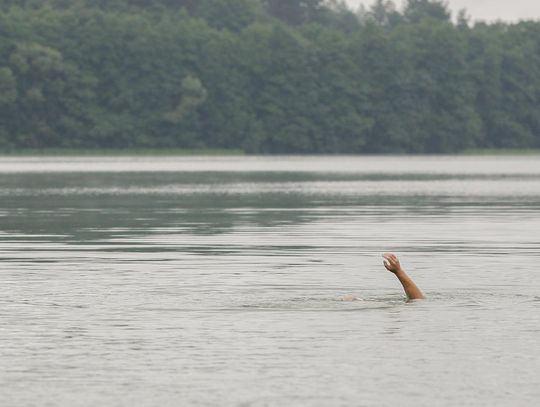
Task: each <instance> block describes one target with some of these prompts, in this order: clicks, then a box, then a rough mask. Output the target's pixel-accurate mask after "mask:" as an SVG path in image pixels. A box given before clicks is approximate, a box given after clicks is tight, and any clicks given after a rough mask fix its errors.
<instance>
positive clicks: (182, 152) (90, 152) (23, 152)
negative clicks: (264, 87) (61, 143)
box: [0, 148, 540, 157]
mask: <svg viewBox="0 0 540 407" xmlns="http://www.w3.org/2000/svg"><path fill="white" fill-rule="evenodd" d="M249 155H265V156H272V155H311V156H317V155H321V156H323V155H350V154H328V153H325V154H322V153H310V154H300V153H288V154H287V153H283V154H248V153H246V152H244V151H243V150H240V149H202V148H201V149H183V148H148V149H144V148H143V149H141V148H125V149H121V148H118V149H112V148H110V149H99V148H97V149H96V148H88V149H79V148H39V149H38V148H36V149H33V148H31V149H30V148H29V149H26V148H25V149H10V150H2V149H0V156H4V157H24V156H58V157H69V156H110V157H115V156H118V157H122V156H249ZM353 155H359V156H361V155H366V156H378V155H380V156H383V155H385V156H388V155H395V156H407V155H411V156H422V155H425V156H428V155H441V156H444V155H454V156H475V155H476V156H488V155H501V156H504V155H518V156H521V155H540V149H508V148H505V149H496V148H492V149H469V150H464V151H462V152H458V153H443V154H432V153H428V154H417V153H414V154H406V153H364V154H353Z"/></svg>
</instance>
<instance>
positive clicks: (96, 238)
mask: <svg viewBox="0 0 540 407" xmlns="http://www.w3.org/2000/svg"><path fill="white" fill-rule="evenodd" d="M539 248H540V156H530V157H499V158H496V157H399V158H396V157H369V158H366V157H319V158H310V157H304V158H298V157H273V158H257V157H255V158H241V157H234V158H219V157H213V158H178V157H177V158H173V157H159V158H0V293H1V295H0V313H1V316H0V405H1V406H18V407H24V406H100V405H101V406H241V407H249V406H254V407H255V406H257V407H258V406H280V407H281V406H394V405H400V406H482V405H484V406H487V405H489V406H510V405H512V406H536V405H538V403H539V402H540V386H539V384H540V383H539V382H540V379H539V377H540V343H539V340H540V250H539ZM384 251H395V252H396V253H398V254H399V255H400V256H401V259H402V263H403V264H404V266H405V268H406V270H408V272H409V274H411V275H412V276H413V277H414V278H415V280H416V281H417V283H418V284H419V285H420V286H421V287H422V289H423V290H424V292H425V293H426V294H427V295H428V297H429V299H428V300H427V301H421V302H415V303H406V302H405V301H404V297H403V294H402V291H401V289H400V287H399V285H398V282H397V281H396V280H395V278H394V277H393V276H392V275H391V274H390V273H388V272H387V271H385V270H384V268H383V267H382V262H381V260H382V259H381V257H380V255H381V253H382V252H384ZM349 293H353V294H356V295H357V296H358V297H361V298H363V299H364V301H356V302H341V301H337V300H336V298H337V297H339V296H340V295H343V294H349Z"/></svg>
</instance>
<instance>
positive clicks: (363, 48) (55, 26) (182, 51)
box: [0, 0, 540, 154]
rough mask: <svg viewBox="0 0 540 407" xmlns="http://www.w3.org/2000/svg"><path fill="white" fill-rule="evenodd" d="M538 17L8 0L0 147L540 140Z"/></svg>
mask: <svg viewBox="0 0 540 407" xmlns="http://www.w3.org/2000/svg"><path fill="white" fill-rule="evenodd" d="M539 101H540V22H536V21H524V22H519V23H513V24H510V23H503V22H498V23H493V24H486V23H482V22H480V23H474V24H472V23H471V22H470V21H468V19H467V16H466V13H465V12H461V13H459V15H458V16H457V17H456V18H453V16H452V15H451V13H450V11H449V9H448V7H447V5H446V4H445V3H444V2H442V1H433V0H408V1H406V2H405V4H404V6H403V7H401V8H398V7H397V6H396V4H395V3H393V2H392V1H389V0H377V1H376V2H375V3H374V4H373V5H372V6H371V7H370V8H367V9H366V8H364V9H361V10H359V11H352V10H350V9H349V8H347V7H346V6H345V5H344V3H343V2H341V1H339V0H327V1H324V0H153V1H150V0H0V149H3V150H9V149H20V148H89V149H92V148H113V149H114V148H170V147H175V148H197V149H200V148H202V149H204V148H220V149H221V148H231V149H233V148H234V149H242V150H244V151H246V152H248V153H270V154H272V153H452V152H459V151H462V150H464V149H469V148H534V147H536V148H538V147H540V104H539Z"/></svg>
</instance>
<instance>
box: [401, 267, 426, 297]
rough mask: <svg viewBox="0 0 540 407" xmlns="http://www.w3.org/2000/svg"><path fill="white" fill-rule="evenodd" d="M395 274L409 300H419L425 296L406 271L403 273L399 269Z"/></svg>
mask: <svg viewBox="0 0 540 407" xmlns="http://www.w3.org/2000/svg"><path fill="white" fill-rule="evenodd" d="M395 274H396V277H397V278H398V280H399V282H400V283H401V285H402V286H403V290H405V294H406V295H407V297H408V298H409V300H421V299H424V298H426V297H424V294H422V291H420V289H419V288H418V286H417V285H416V284H415V283H414V281H413V280H412V279H411V278H410V277H409V276H408V275H407V273H405V271H404V270H403V269H399V270H398V271H397V272H396V273H395Z"/></svg>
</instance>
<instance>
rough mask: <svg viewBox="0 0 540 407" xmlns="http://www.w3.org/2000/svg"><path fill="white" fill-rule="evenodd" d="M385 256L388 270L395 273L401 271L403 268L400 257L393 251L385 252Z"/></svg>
mask: <svg viewBox="0 0 540 407" xmlns="http://www.w3.org/2000/svg"><path fill="white" fill-rule="evenodd" d="M383 257H384V263H383V264H384V267H386V270H388V271H391V272H392V273H394V274H397V273H399V272H400V271H402V270H401V264H400V263H399V260H398V258H397V257H396V255H395V254H393V253H385V254H383Z"/></svg>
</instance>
